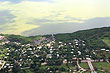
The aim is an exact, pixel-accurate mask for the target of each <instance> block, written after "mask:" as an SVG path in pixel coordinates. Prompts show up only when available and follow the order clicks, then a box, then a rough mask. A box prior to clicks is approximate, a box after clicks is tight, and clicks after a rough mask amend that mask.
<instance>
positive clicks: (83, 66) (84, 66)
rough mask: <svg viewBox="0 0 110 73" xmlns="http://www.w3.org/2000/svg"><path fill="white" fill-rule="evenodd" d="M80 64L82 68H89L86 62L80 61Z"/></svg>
mask: <svg viewBox="0 0 110 73" xmlns="http://www.w3.org/2000/svg"><path fill="white" fill-rule="evenodd" d="M80 66H81V67H82V68H84V69H88V68H89V66H88V64H87V63H80Z"/></svg>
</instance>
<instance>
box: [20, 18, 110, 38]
mask: <svg viewBox="0 0 110 73" xmlns="http://www.w3.org/2000/svg"><path fill="white" fill-rule="evenodd" d="M107 26H110V17H103V18H92V19H88V20H85V21H84V23H75V22H72V23H56V24H45V25H43V26H41V27H39V28H34V29H32V30H29V31H25V32H23V33H22V35H26V36H30V35H41V34H53V33H70V32H75V31H78V30H84V29H91V28H99V27H107Z"/></svg>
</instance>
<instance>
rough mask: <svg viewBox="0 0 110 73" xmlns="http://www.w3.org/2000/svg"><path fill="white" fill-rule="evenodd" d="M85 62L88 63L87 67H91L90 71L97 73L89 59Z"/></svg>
mask: <svg viewBox="0 0 110 73" xmlns="http://www.w3.org/2000/svg"><path fill="white" fill-rule="evenodd" d="M87 63H88V65H89V68H90V69H91V73H97V72H95V70H94V67H93V65H92V63H91V61H90V60H87Z"/></svg>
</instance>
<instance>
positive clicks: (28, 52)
mask: <svg viewBox="0 0 110 73" xmlns="http://www.w3.org/2000/svg"><path fill="white" fill-rule="evenodd" d="M3 38H4V37H3V36H0V40H2V39H3ZM44 41H46V42H45V43H44ZM5 43H6V42H5ZM7 43H10V44H15V45H17V46H20V48H19V49H17V48H11V46H10V47H7V48H6V49H7V53H6V54H5V55H6V56H5V57H4V59H7V61H4V63H2V61H0V68H7V67H8V68H9V70H10V71H11V70H12V68H13V64H12V62H11V61H9V60H8V58H7V56H8V57H11V59H12V60H13V61H14V62H16V63H18V64H19V65H20V67H21V68H25V66H24V64H26V65H28V67H30V64H31V63H33V60H34V58H35V59H37V60H39V61H44V62H42V63H41V65H47V64H48V63H47V61H48V59H52V58H53V56H54V58H55V57H56V58H57V59H59V58H63V61H62V63H63V64H65V63H73V62H74V61H68V59H67V58H68V55H67V53H69V54H70V55H72V57H71V59H72V60H77V56H81V55H82V54H83V53H84V52H87V50H85V51H83V52H82V51H81V50H80V48H79V47H80V46H81V47H84V48H85V46H86V44H85V41H83V40H78V39H74V40H73V42H69V43H64V42H62V41H59V42H58V43H56V42H55V37H54V36H53V35H52V39H47V38H45V37H41V39H40V40H34V45H33V44H21V43H19V42H9V41H7ZM35 45H36V46H35ZM65 46H69V48H64V47H65ZM101 50H102V51H106V52H109V50H106V49H101ZM75 52H77V53H75ZM10 53H11V56H10ZM92 53H93V54H96V53H95V51H93V52H92ZM13 54H14V55H13ZM42 56H43V57H42ZM85 56H86V58H85V60H84V59H83V58H81V57H79V59H80V60H81V62H87V60H86V59H87V58H89V57H92V56H91V55H88V54H86V55H85ZM40 57H41V58H40ZM91 61H92V62H99V60H91ZM102 61H103V59H101V60H100V62H102Z"/></svg>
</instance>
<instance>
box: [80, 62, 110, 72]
mask: <svg viewBox="0 0 110 73" xmlns="http://www.w3.org/2000/svg"><path fill="white" fill-rule="evenodd" d="M92 64H93V66H94V68H95V71H96V72H97V73H110V63H107V62H95V63H92ZM80 66H81V67H82V68H84V69H88V71H87V72H83V73H90V69H89V67H88V64H87V63H80Z"/></svg>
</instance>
